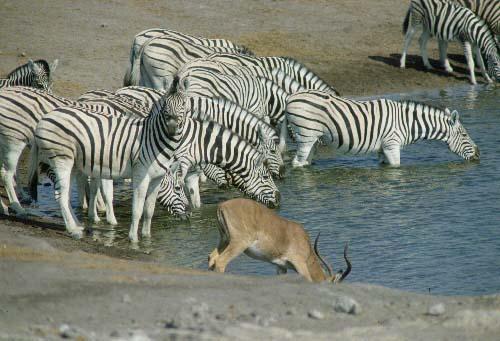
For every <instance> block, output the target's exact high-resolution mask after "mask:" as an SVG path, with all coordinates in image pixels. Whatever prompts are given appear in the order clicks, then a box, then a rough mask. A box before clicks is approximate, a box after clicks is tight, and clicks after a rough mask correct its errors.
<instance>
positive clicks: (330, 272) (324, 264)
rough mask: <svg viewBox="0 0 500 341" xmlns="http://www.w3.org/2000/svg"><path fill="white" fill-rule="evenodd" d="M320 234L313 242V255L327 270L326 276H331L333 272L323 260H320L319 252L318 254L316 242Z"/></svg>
mask: <svg viewBox="0 0 500 341" xmlns="http://www.w3.org/2000/svg"><path fill="white" fill-rule="evenodd" d="M320 234H321V231H320V232H319V233H318V235H317V236H316V240H315V241H314V253H315V254H316V257H318V258H319V260H320V261H321V263H322V264H323V266H324V267H325V268H326V269H327V270H328V276H330V277H331V276H333V270H332V267H331V266H330V265H328V264H327V263H326V262H325V260H324V259H323V258H321V256H320V254H319V252H318V240H319V235H320Z"/></svg>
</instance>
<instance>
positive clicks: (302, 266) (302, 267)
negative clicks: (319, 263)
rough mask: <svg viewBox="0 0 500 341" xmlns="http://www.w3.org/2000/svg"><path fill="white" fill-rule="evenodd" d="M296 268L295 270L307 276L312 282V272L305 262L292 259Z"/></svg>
mask: <svg viewBox="0 0 500 341" xmlns="http://www.w3.org/2000/svg"><path fill="white" fill-rule="evenodd" d="M290 262H291V263H292V265H293V267H294V268H295V270H296V271H297V272H298V273H299V274H300V275H301V276H303V277H305V278H306V279H307V280H308V281H309V282H312V281H313V280H312V278H311V274H310V273H309V269H308V268H307V265H306V263H305V262H293V261H290Z"/></svg>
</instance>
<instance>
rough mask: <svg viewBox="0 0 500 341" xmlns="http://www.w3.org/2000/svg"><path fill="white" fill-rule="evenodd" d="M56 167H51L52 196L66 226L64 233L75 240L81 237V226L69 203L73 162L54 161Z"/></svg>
mask: <svg viewBox="0 0 500 341" xmlns="http://www.w3.org/2000/svg"><path fill="white" fill-rule="evenodd" d="M56 162H57V163H56V165H52V166H54V167H53V170H54V173H55V175H56V183H55V185H54V194H55V198H56V200H57V202H58V203H59V206H60V207H61V214H62V217H63V219H64V223H65V225H66V231H68V233H69V234H70V235H71V236H72V237H73V238H76V239H80V238H81V237H82V235H83V226H81V225H80V224H79V222H78V220H77V218H76V216H75V214H74V213H73V210H72V208H71V205H70V202H69V193H70V189H71V168H72V167H73V160H70V159H65V160H56Z"/></svg>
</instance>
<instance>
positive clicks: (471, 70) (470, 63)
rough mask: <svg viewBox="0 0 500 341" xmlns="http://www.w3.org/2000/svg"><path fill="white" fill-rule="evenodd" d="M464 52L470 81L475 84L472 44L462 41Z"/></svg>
mask: <svg viewBox="0 0 500 341" xmlns="http://www.w3.org/2000/svg"><path fill="white" fill-rule="evenodd" d="M464 54H465V59H467V66H468V67H469V74H470V82H471V83H472V84H474V85H475V84H477V82H476V75H475V72H474V58H473V57H472V46H471V44H470V43H469V42H467V41H466V42H465V43H464Z"/></svg>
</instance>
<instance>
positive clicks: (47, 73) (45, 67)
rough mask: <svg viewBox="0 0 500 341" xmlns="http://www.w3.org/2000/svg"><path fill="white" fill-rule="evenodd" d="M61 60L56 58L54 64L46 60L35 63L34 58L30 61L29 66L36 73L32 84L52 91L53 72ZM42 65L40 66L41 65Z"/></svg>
mask: <svg viewBox="0 0 500 341" xmlns="http://www.w3.org/2000/svg"><path fill="white" fill-rule="evenodd" d="M58 63H59V61H58V60H57V59H56V60H54V62H53V63H52V64H50V65H49V64H48V63H47V62H46V61H44V60H39V61H37V63H35V62H34V61H33V60H31V59H30V60H29V61H28V67H29V69H30V71H31V72H32V73H33V75H34V79H33V84H32V86H33V87H34V88H37V89H42V90H44V91H47V92H48V93H49V94H50V93H52V79H51V78H52V77H51V75H52V73H53V72H54V70H55V69H56V68H57V64H58ZM39 64H40V65H41V66H40V65H39Z"/></svg>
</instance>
